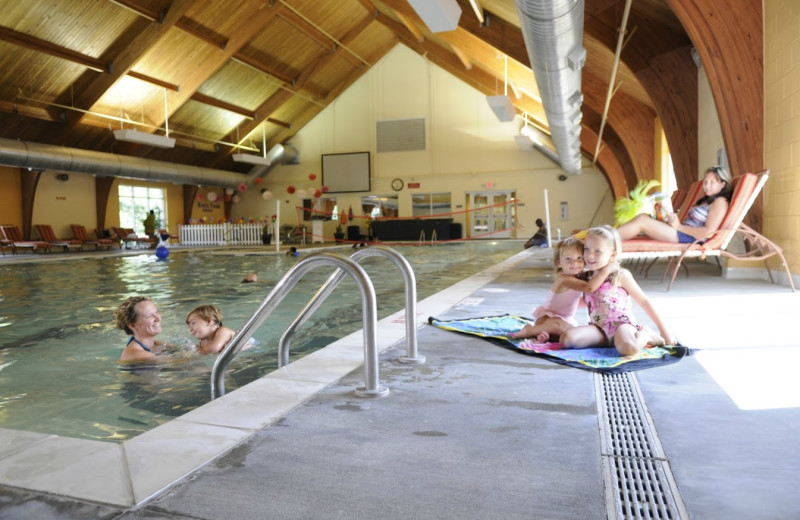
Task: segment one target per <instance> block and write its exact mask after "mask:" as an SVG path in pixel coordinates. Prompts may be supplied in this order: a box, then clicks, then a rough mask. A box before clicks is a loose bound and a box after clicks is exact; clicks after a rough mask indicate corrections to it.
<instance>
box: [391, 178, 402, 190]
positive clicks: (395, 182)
mask: <svg viewBox="0 0 800 520" xmlns="http://www.w3.org/2000/svg"><path fill="white" fill-rule="evenodd" d="M403 186H405V184H404V183H403V179H395V180H393V181H392V189H393V190H394V191H400V190H402V189H403Z"/></svg>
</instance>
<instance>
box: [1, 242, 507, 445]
mask: <svg viewBox="0 0 800 520" xmlns="http://www.w3.org/2000/svg"><path fill="white" fill-rule="evenodd" d="M395 249H397V250H398V251H399V252H400V253H401V254H403V255H404V256H405V257H406V258H407V259H408V261H409V263H410V264H411V266H412V268H413V269H414V273H415V276H416V279H417V296H418V299H420V300H421V299H423V298H426V297H427V296H430V295H432V294H434V293H436V292H438V291H440V290H442V289H444V288H446V287H448V286H450V285H452V284H454V283H456V282H458V281H460V280H462V279H464V278H466V277H468V276H471V275H473V274H475V273H477V272H480V271H482V270H483V269H485V268H487V267H489V266H491V265H494V264H496V263H499V262H501V261H503V260H505V259H506V258H508V257H510V256H512V255H513V254H516V253H518V252H519V251H520V249H521V246H520V242H519V241H500V242H481V243H477V242H466V243H458V244H445V245H439V246H433V247H429V246H426V247H419V246H400V247H397V248H395ZM342 252H343V253H344V254H348V253H350V251H349V250H342ZM296 261H297V259H296V258H294V257H290V256H285V255H275V254H270V255H265V254H257V253H254V252H252V251H223V250H220V251H212V252H209V251H206V252H191V251H173V252H172V254H171V255H170V256H169V258H168V260H166V261H161V260H158V259H157V258H156V257H155V255H152V254H143V255H139V256H128V257H115V258H108V257H107V258H94V259H93V258H89V259H85V258H84V259H80V260H77V259H76V260H65V261H63V262H48V263H35V264H15V265H5V266H0V427H2V428H11V429H19V430H28V431H36V432H41V433H52V434H58V435H64V436H69V437H77V438H84V439H96V440H105V441H114V442H123V441H125V440H127V439H129V438H131V437H134V436H136V435H138V434H140V433H142V432H145V431H148V430H150V429H152V428H154V427H155V426H158V425H159V424H162V423H165V422H167V421H169V420H171V419H172V418H174V417H176V416H179V415H182V414H184V413H186V412H188V411H190V410H192V409H194V408H196V407H198V406H201V405H203V404H205V403H207V402H208V401H209V400H210V389H209V380H210V372H211V367H212V365H213V362H214V356H201V355H197V354H196V353H195V351H194V347H193V344H194V341H195V340H194V338H192V337H191V335H190V334H189V332H188V327H187V326H186V324H185V320H186V316H187V314H188V313H189V312H190V311H191V310H192V309H193V308H194V307H196V306H197V305H201V304H206V303H212V304H214V305H217V306H218V307H220V309H221V310H222V312H223V314H224V324H225V325H226V326H228V327H231V328H233V329H234V330H236V329H238V328H239V327H241V326H242V325H243V324H244V323H245V322H246V321H247V319H248V318H250V316H251V315H252V313H253V312H254V311H255V309H256V308H257V307H258V305H259V304H260V303H261V302H262V301H263V299H264V297H265V296H266V295H267V294H268V293H269V291H270V290H271V289H272V287H273V286H274V284H275V282H277V281H278V280H279V279H280V278H281V276H283V274H284V273H285V272H286V271H287V270H288V269H289V268H290V267H291V266H292V265H293V264H294V263H295V262H296ZM361 265H362V266H363V267H364V268H365V270H366V271H367V273H368V274H369V275H370V278H371V279H372V282H373V284H374V286H375V291H376V294H377V300H378V316H379V319H380V318H383V317H385V316H388V315H389V314H392V313H394V312H396V311H398V310H400V309H402V308H403V305H404V292H403V290H404V284H403V278H402V275H401V274H400V271H399V269H398V268H397V267H396V266H395V265H394V264H393V263H391V262H390V261H389V260H387V259H385V258H381V257H369V258H366V259H364V260H363V261H362V262H361ZM250 272H254V273H256V274H258V277H259V281H258V282H257V283H251V284H243V283H240V282H241V279H242V277H243V276H244V275H245V274H247V273H250ZM331 272H332V268H329V267H320V268H317V269H314V270H312V271H311V272H309V273H308V274H307V275H306V276H305V277H304V278H303V279H302V280H301V281H300V282H299V283H298V285H297V286H296V287H295V289H294V290H293V291H292V292H291V293H290V294H289V296H288V297H287V298H286V299H285V300H284V301H283V303H281V305H279V307H278V308H277V309H276V311H275V312H273V314H272V316H271V317H270V318H269V320H268V321H267V323H266V324H265V326H262V327H261V328H260V329H259V330H258V331H257V332H256V333H255V334H254V339H255V340H256V341H257V344H256V346H255V347H254V348H252V349H250V350H246V351H243V352H241V353H240V354H239V355H238V356H237V357H236V358H235V359H234V360H233V361H232V363H231V364H230V366H229V368H228V371H227V377H226V390H227V391H228V392H230V391H232V390H234V389H235V388H237V387H239V386H242V385H244V384H247V383H249V382H251V381H253V380H255V379H257V378H259V377H261V376H263V375H265V374H267V373H269V372H271V371H272V370H274V369H275V368H276V367H277V343H278V339H279V338H280V335H281V334H282V333H283V331H284V330H285V329H286V327H287V326H288V324H289V323H290V322H291V320H292V319H293V318H294V317H295V315H296V314H297V312H298V311H299V310H300V309H301V308H302V306H303V305H304V304H305V303H306V302H307V301H308V299H309V298H310V297H311V295H312V294H313V293H314V292H315V291H316V290H317V289H318V288H319V286H320V285H321V284H322V283H323V282H324V281H325V280H326V279H327V278H328V276H329V275H330V274H331ZM139 294H142V295H147V296H150V297H151V298H152V299H153V300H154V302H155V303H156V305H157V306H158V308H159V311H160V312H161V315H162V326H163V333H162V334H161V335H160V336H159V339H164V340H166V341H169V342H171V343H174V344H177V345H179V346H180V347H181V348H180V352H179V353H178V355H177V356H176V357H175V358H174V359H173V360H171V362H169V363H165V364H160V365H150V366H148V365H141V366H140V365H137V366H125V365H121V364H119V363H118V362H117V360H118V358H119V355H120V352H121V350H122V348H123V347H124V345H125V343H126V341H127V338H128V337H127V335H125V333H124V332H122V331H120V330H118V329H116V328H115V325H114V321H113V315H114V310H115V309H116V307H117V305H118V304H119V303H120V302H121V301H122V300H123V299H125V298H126V297H128V296H132V295H139ZM361 324H362V309H361V297H360V292H359V291H358V289H357V287H356V284H355V283H354V282H353V281H352V280H351V279H350V277H347V278H345V280H344V281H343V282H342V283H341V285H340V286H339V287H338V288H337V289H336V290H335V291H334V292H333V293H332V294H331V296H330V297H329V298H328V300H327V301H326V302H325V303H323V304H322V306H321V307H320V308H319V309H318V311H317V312H316V313H315V314H314V315H313V316H312V317H311V318H310V319H309V320H308V322H306V323H305V324H304V325H303V327H302V328H301V329H300V330H299V331H298V332H297V334H296V335H295V337H294V339H293V341H292V351H291V354H292V359H296V358H297V357H299V356H302V355H303V354H305V353H308V352H310V351H314V350H316V349H319V348H322V347H324V346H326V345H328V344H330V343H332V342H334V341H336V340H337V339H339V338H341V337H343V336H345V335H347V334H350V333H352V332H353V331H356V330H358V329H360V328H361ZM378 333H379V334H380V331H379V332H378Z"/></svg>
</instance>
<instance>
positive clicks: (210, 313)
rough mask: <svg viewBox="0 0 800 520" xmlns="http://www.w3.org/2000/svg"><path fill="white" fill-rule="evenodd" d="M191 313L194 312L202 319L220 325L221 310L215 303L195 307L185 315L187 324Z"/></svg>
mask: <svg viewBox="0 0 800 520" xmlns="http://www.w3.org/2000/svg"><path fill="white" fill-rule="evenodd" d="M192 314H196V315H197V317H198V318H200V319H201V320H203V321H210V322H212V323H216V324H217V325H219V326H220V327H221V326H222V311H221V310H219V307H217V306H216V305H201V306H199V307H196V308H195V309H194V310H193V311H192V312H190V313H189V314H188V315H187V316H186V323H187V325H188V323H189V318H190V317H191V316H192Z"/></svg>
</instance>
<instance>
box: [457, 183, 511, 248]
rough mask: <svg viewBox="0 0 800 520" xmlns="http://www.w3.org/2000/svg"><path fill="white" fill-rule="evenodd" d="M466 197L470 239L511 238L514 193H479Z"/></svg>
mask: <svg viewBox="0 0 800 520" xmlns="http://www.w3.org/2000/svg"><path fill="white" fill-rule="evenodd" d="M468 197H469V203H468V207H469V208H470V209H471V211H470V213H469V214H470V224H469V228H470V237H471V238H483V239H495V238H511V231H512V226H511V222H512V219H513V216H514V209H513V208H514V204H513V200H514V192H512V191H481V192H472V193H469V194H468Z"/></svg>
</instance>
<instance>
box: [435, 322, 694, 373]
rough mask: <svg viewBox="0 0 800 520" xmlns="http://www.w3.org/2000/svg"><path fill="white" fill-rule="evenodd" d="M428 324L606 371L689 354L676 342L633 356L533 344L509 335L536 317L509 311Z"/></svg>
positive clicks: (639, 367)
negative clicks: (508, 312) (526, 316)
mask: <svg viewBox="0 0 800 520" xmlns="http://www.w3.org/2000/svg"><path fill="white" fill-rule="evenodd" d="M428 323H430V324H431V325H433V326H434V327H438V328H440V329H444V330H449V331H453V332H461V333H463V334H471V335H473V336H478V337H480V338H484V339H486V340H488V341H491V342H492V343H494V344H496V345H499V346H501V347H504V348H508V349H511V350H515V351H517V352H521V353H523V354H528V355H532V356H540V357H543V358H545V359H548V360H550V361H553V362H555V363H560V364H562V365H569V366H571V367H575V368H583V369H586V370H594V371H602V372H606V373H616V372H628V371H632V370H642V369H644V368H651V367H655V366H662V365H669V364H671V363H675V362H677V361H680V360H681V359H682V358H683V357H684V356H688V355H691V353H692V352H691V349H689V348H687V347H684V346H682V345H676V346H664V347H648V348H645V349H643V350H642V351H641V352H639V353H637V354H636V355H633V356H620V355H619V354H618V353H617V351H616V350H615V349H614V348H581V349H562V348H561V345H560V344H558V343H536V342H535V341H534V340H533V339H531V338H527V339H513V338H510V337H509V334H511V333H512V332H517V331H519V330H520V329H521V328H522V327H523V326H525V325H526V324H531V325H532V324H534V323H535V320H533V319H529V318H524V317H522V316H512V315H509V314H504V315H502V316H486V317H481V318H466V319H463V320H439V319H437V318H434V317H430V318H428Z"/></svg>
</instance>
